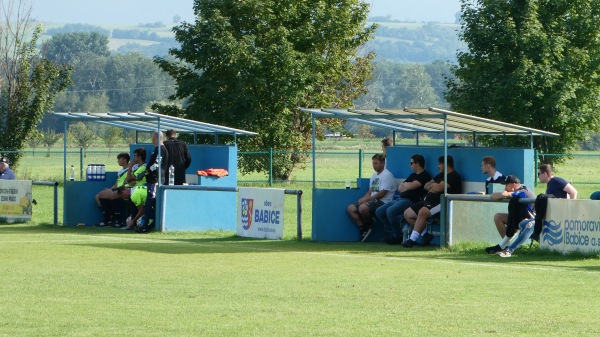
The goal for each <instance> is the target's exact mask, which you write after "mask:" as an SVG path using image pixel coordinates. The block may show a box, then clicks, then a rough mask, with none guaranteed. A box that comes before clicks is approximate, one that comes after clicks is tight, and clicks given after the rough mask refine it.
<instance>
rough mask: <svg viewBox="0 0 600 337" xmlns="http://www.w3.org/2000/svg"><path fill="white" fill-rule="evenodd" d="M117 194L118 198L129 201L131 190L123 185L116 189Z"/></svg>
mask: <svg viewBox="0 0 600 337" xmlns="http://www.w3.org/2000/svg"><path fill="white" fill-rule="evenodd" d="M117 194H119V197H121V198H123V199H129V197H130V196H131V189H130V188H129V187H127V186H125V185H122V186H119V188H118V189H117Z"/></svg>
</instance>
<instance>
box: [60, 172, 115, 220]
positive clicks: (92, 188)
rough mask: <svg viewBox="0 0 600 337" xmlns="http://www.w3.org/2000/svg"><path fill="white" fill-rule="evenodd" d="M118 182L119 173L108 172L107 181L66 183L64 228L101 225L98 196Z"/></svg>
mask: <svg viewBox="0 0 600 337" xmlns="http://www.w3.org/2000/svg"><path fill="white" fill-rule="evenodd" d="M116 180H117V172H106V181H65V186H64V191H63V192H64V207H63V226H77V225H78V224H88V225H95V224H98V223H100V221H102V212H101V211H100V208H99V207H98V205H96V201H95V197H96V194H98V192H100V191H101V190H103V189H105V188H107V187H110V186H112V184H114V182H115V181H116Z"/></svg>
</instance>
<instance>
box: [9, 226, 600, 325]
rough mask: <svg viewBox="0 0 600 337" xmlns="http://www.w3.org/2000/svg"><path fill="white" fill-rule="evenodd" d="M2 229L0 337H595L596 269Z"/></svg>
mask: <svg viewBox="0 0 600 337" xmlns="http://www.w3.org/2000/svg"><path fill="white" fill-rule="evenodd" d="M482 248H483V246H478V245H465V246H461V247H454V248H453V249H433V248H428V249H423V248H415V249H404V248H399V247H398V246H387V245H384V244H378V243H369V244H358V243H315V242H307V241H303V242H298V241H294V240H284V241H264V240H251V239H241V238H237V237H235V236H233V233H228V232H204V233H168V234H165V233H151V234H148V235H135V234H131V233H122V231H119V230H116V229H112V230H105V229H103V228H94V227H75V228H67V227H60V226H58V227H55V226H30V225H2V226H0V256H2V264H1V267H0V268H1V271H2V272H1V273H0V282H1V283H2V287H0V297H1V298H2V301H1V302H0V310H1V311H2V315H0V336H414V335H421V336H482V335H488V336H490V335H491V336H525V335H527V336H531V335H534V336H535V335H537V336H572V335H581V336H596V335H598V334H599V333H600V326H598V324H597V317H596V315H595V314H594V313H596V312H598V310H600V301H599V298H598V297H599V296H600V295H598V291H597V286H596V283H597V280H598V278H599V277H600V267H599V266H598V257H597V256H590V257H582V256H577V255H571V256H558V255H553V254H546V253H545V252H542V251H539V250H535V251H528V250H523V251H520V252H519V253H518V255H517V257H514V258H512V259H509V260H504V259H500V258H499V257H497V256H488V255H485V254H481V253H480V251H481V249H482Z"/></svg>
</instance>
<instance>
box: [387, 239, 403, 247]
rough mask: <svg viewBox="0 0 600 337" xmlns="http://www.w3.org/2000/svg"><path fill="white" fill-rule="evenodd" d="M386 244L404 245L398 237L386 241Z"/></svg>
mask: <svg viewBox="0 0 600 337" xmlns="http://www.w3.org/2000/svg"><path fill="white" fill-rule="evenodd" d="M385 243H387V244H388V245H399V244H401V243H402V240H401V239H400V238H396V237H388V238H387V239H385Z"/></svg>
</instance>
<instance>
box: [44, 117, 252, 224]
mask: <svg viewBox="0 0 600 337" xmlns="http://www.w3.org/2000/svg"><path fill="white" fill-rule="evenodd" d="M52 114H53V115H55V116H59V117H62V118H64V132H65V134H67V131H68V126H69V122H80V121H81V122H91V123H98V124H102V125H108V126H114V127H119V128H122V129H126V130H134V131H136V144H130V145H129V148H130V151H129V152H130V156H131V158H133V151H134V150H135V149H136V148H139V147H143V148H145V149H146V153H147V157H146V161H147V160H148V159H149V157H150V154H151V153H152V151H153V150H154V145H153V144H151V143H150V144H148V143H137V139H138V137H137V133H138V132H153V131H156V130H161V131H162V132H163V133H164V132H165V131H166V130H169V129H173V130H175V131H176V132H177V133H178V134H191V135H193V138H194V143H193V144H188V148H189V150H190V154H191V156H192V163H191V165H190V167H189V168H188V169H187V170H186V179H187V181H188V183H189V185H184V186H164V185H159V186H158V188H157V192H156V193H157V197H156V223H155V226H156V230H162V231H173V230H205V229H224V230H235V222H236V212H237V209H236V202H237V200H236V193H224V192H225V191H235V187H236V186H237V139H238V137H239V136H256V135H257V133H254V132H251V131H246V130H241V129H236V128H230V127H226V126H220V125H215V124H209V123H204V122H199V121H194V120H189V119H184V118H178V117H173V116H167V115H163V114H159V113H155V112H107V113H89V112H88V113H71V112H52ZM198 135H211V136H214V139H215V141H214V143H215V144H210V145H208V144H197V136H198ZM222 135H228V136H231V137H232V138H233V144H219V136H222ZM159 136H160V135H159ZM160 141H161V139H159V142H160ZM159 149H160V147H159ZM109 160H110V161H111V162H112V161H113V160H114V158H112V157H111V158H110V159H109ZM73 164H79V163H68V162H67V142H66V138H65V140H64V160H63V177H64V181H65V187H64V205H63V207H64V209H63V225H65V226H76V225H82V224H96V223H99V222H100V221H101V219H102V215H101V212H100V210H99V208H98V207H97V205H96V203H95V201H94V196H95V195H96V193H98V192H99V191H100V190H102V189H103V188H105V187H110V186H111V185H112V183H113V182H114V181H115V180H116V176H117V172H106V180H104V181H86V180H85V175H84V174H83V172H84V171H83V170H84V169H83V167H84V166H85V164H84V163H82V164H81V165H77V166H79V171H80V172H82V173H81V174H80V175H79V178H80V179H79V180H75V181H69V180H68V179H67V169H68V167H70V165H73ZM86 164H87V163H86ZM209 168H219V169H226V170H227V171H228V172H229V175H227V176H225V177H221V178H218V177H214V176H198V174H197V171H198V170H206V169H209ZM161 180H162V177H160V171H159V181H161ZM218 189H221V191H219V190H218ZM167 204H168V206H169V207H166V206H167ZM215 210H219V211H218V212H217V211H215ZM199 219H201V220H202V221H198V220H199Z"/></svg>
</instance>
